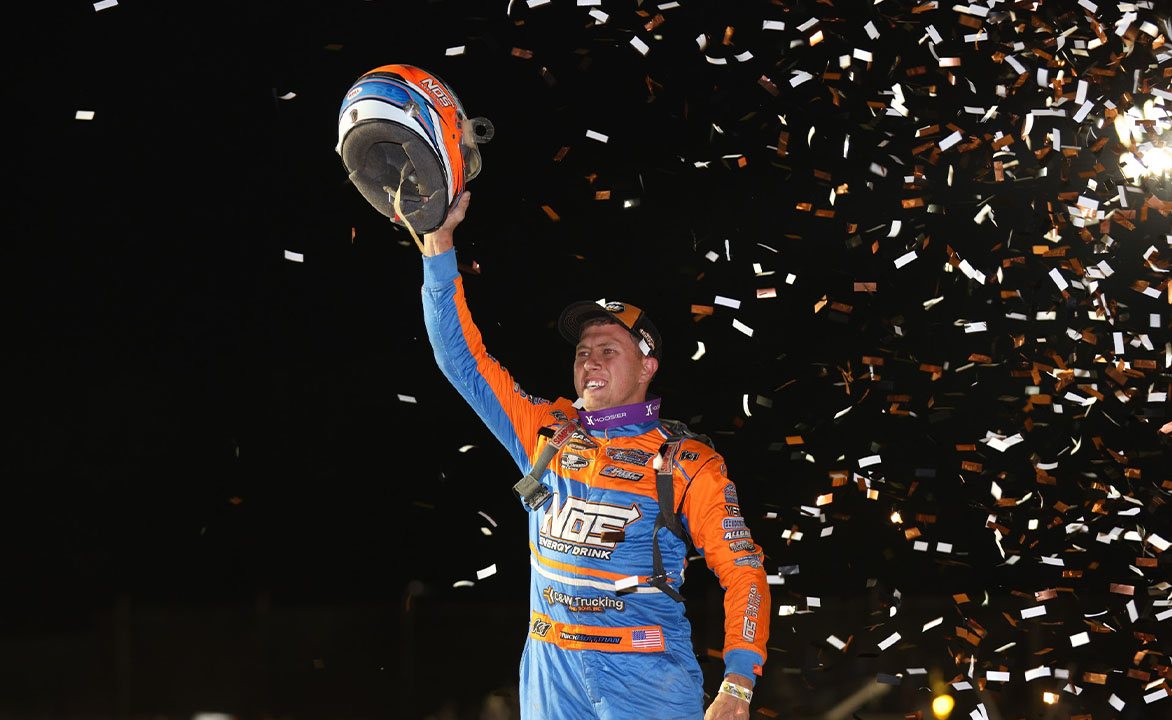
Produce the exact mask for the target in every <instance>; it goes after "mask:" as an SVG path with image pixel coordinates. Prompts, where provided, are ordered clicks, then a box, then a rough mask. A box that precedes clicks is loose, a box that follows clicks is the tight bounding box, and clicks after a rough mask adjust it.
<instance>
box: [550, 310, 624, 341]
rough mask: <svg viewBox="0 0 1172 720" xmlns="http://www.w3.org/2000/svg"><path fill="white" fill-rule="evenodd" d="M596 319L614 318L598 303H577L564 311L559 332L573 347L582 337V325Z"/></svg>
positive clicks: (559, 320) (559, 319)
mask: <svg viewBox="0 0 1172 720" xmlns="http://www.w3.org/2000/svg"><path fill="white" fill-rule="evenodd" d="M595 318H608V319H612V320H613V319H614V317H613V316H612V315H611V314H610V313H608V312H607V311H606V310H604V309H603V308H602V307H601V306H600V305H599V304H598V303H593V302H589V301H585V300H583V301H582V302H576V303H573V304H572V305H569V306H568V307H566V309H565V310H562V314H561V317H559V318H558V332H560V333H561V334H562V337H563V338H565V339H566V342H568V343H570V344H571V345H577V344H578V338H580V337H581V336H582V325H583V324H584V323H586V321H588V320H594V319H595Z"/></svg>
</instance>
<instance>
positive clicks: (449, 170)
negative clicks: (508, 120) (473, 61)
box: [334, 65, 493, 233]
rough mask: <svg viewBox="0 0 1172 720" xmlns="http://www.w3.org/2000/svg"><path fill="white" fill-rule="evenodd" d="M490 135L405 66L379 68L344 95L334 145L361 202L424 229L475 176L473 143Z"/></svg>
mask: <svg viewBox="0 0 1172 720" xmlns="http://www.w3.org/2000/svg"><path fill="white" fill-rule="evenodd" d="M492 134H493V127H492V123H491V122H489V121H488V120H487V119H485V118H471V119H469V118H468V116H467V115H466V114H465V112H464V106H463V105H462V104H461V103H460V100H459V98H457V97H456V94H455V93H454V92H452V90H451V88H450V87H449V86H448V85H447V84H446V83H445V82H444V81H442V80H440V79H439V78H438V77H437V76H435V75H433V74H431V73H429V72H426V71H424V70H421V69H419V68H417V67H413V66H411V65H383V66H381V67H377V68H375V69H374V70H371V71H370V72H368V73H366V74H364V75H362V76H361V77H359V78H358V80H357V81H356V82H355V83H354V85H352V86H351V87H350V90H349V91H348V92H347V93H346V98H345V99H344V100H343V101H342V108H341V110H340V111H339V112H338V144H337V146H336V147H335V148H334V150H335V151H337V153H338V155H340V156H341V157H342V164H343V165H345V166H346V171H347V172H348V173H349V174H350V181H351V182H352V183H354V187H356V188H358V192H360V193H362V197H364V198H366V200H367V202H369V203H370V204H371V205H373V206H374V208H375V209H376V210H378V211H379V212H380V213H382V214H383V215H386V216H387V217H389V218H390V219H391V220H392V221H394V222H396V223H398V224H400V225H408V226H410V227H411V228H412V229H413V230H414V231H415V232H417V233H426V232H431V231H433V230H435V229H436V228H438V227H439V226H440V225H442V224H443V222H444V218H446V217H447V214H448V208H450V207H451V205H452V203H453V202H454V201H455V199H456V198H457V197H459V195H460V193H462V192H463V191H464V184H465V183H466V182H467V181H469V180H471V179H472V178H474V177H476V176H477V174H479V173H480V165H481V161H480V150H479V149H478V148H477V144H479V143H483V142H488V141H489V140H491V139H492ZM396 203H397V204H398V209H396Z"/></svg>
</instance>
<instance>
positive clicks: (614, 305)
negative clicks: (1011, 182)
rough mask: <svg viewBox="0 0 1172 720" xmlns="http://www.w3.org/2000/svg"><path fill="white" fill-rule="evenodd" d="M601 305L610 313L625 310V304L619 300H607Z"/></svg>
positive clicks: (620, 312)
mask: <svg viewBox="0 0 1172 720" xmlns="http://www.w3.org/2000/svg"><path fill="white" fill-rule="evenodd" d="M603 307H605V308H606V309H607V311H608V312H612V313H619V314H622V313H624V312H626V311H627V306H626V305H623V304H622V303H621V302H608V303H607V304H606V305H604V306H603Z"/></svg>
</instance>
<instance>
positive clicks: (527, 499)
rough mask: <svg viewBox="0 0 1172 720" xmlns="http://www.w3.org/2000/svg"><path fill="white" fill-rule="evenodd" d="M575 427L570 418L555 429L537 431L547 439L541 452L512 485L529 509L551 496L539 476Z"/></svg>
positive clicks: (546, 500) (576, 427) (576, 426)
mask: <svg viewBox="0 0 1172 720" xmlns="http://www.w3.org/2000/svg"><path fill="white" fill-rule="evenodd" d="M577 429H578V423H576V422H574V421H573V420H571V421H570V422H567V423H564V424H563V425H562V426H561V427H559V428H558V429H557V430H556V431H550V430H549V429H547V428H541V430H539V431H538V433H539V434H541V435H544V436H545V437H547V438H549V439H548V441H547V442H546V443H545V447H543V448H541V452H540V453H538V455H537V460H536V461H535V462H534V463H533V467H532V468H531V469H530V470H529V472H528V473H526V474H525V477H523V478H521V479H520V480H518V481H517V483H516V484H515V485H513V494H514V495H516V496H517V498H518V499H519V500H520V501H521V502H523V503H525V505H526V506H527V507H528V508H529V509H530V510H537V509H538V508H540V507H542V506H543V505H545V504H546V503H547V502H549V499H550V498H552V497H553V493H552V492H550V491H549V488H548V487H547V486H546V485H545V484H544V483H542V482H541V476H542V475H543V474H544V473H545V470H546V468H548V467H549V464H550V462H552V461H553V456H554V455H556V454H557V452H558V450H561V449H562V448H563V447H565V445H566V443H567V442H568V441H569V439H570V438H571V437H572V436H573V435H574V431H575V430H577Z"/></svg>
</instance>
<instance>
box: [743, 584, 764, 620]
mask: <svg viewBox="0 0 1172 720" xmlns="http://www.w3.org/2000/svg"><path fill="white" fill-rule="evenodd" d="M760 610H761V593H759V592H757V583H753V584H752V585H750V586H749V601H748V602H747V603H746V604H745V614H746V615H748V616H749V617H751V618H754V619H756V617H757V613H758V612H760Z"/></svg>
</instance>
